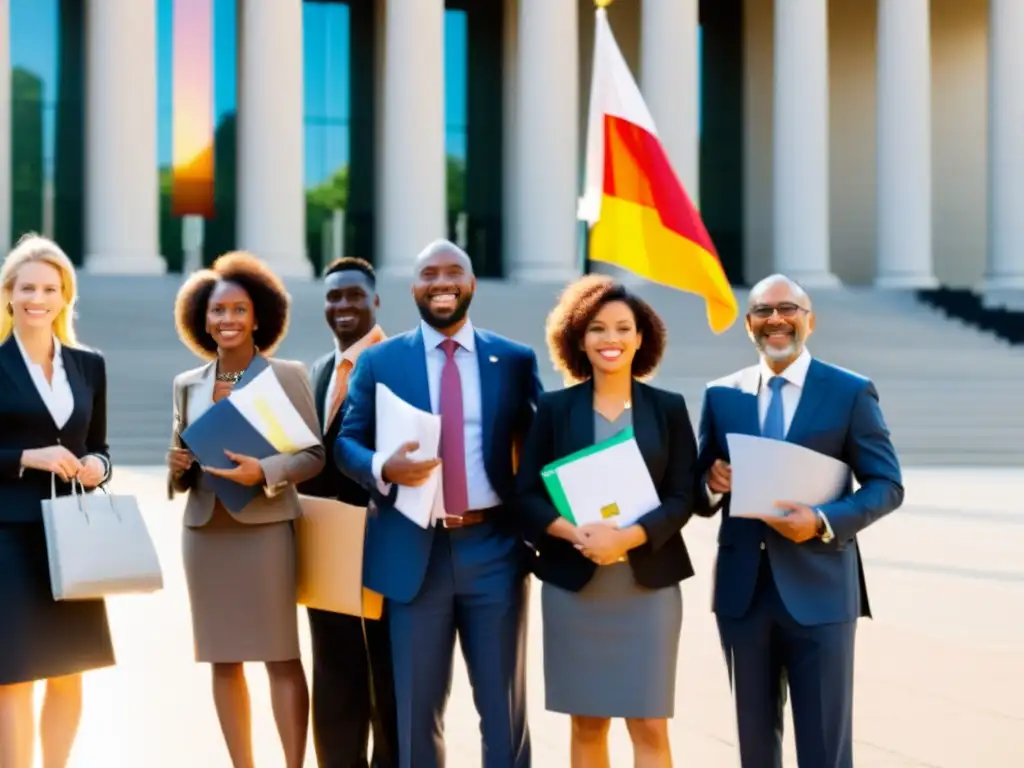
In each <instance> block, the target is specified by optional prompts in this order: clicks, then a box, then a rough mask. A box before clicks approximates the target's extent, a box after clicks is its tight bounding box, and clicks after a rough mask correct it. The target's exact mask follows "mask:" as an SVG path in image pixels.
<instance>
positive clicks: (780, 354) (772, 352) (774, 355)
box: [757, 337, 801, 362]
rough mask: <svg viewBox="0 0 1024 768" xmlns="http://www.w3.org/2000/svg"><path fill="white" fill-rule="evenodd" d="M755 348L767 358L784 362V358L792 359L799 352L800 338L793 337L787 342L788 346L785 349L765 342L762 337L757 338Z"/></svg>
mask: <svg viewBox="0 0 1024 768" xmlns="http://www.w3.org/2000/svg"><path fill="white" fill-rule="evenodd" d="M757 348H758V350H760V352H761V354H762V355H764V356H765V357H767V358H768V359H769V360H773V361H775V362H784V361H786V360H793V359H795V358H796V356H797V355H799V354H800V349H801V341H800V339H798V338H796V337H793V339H792V341H790V342H789V346H787V347H786V348H785V349H779V348H777V347H773V346H770V345H769V344H767V343H765V340H764V339H758V340H757Z"/></svg>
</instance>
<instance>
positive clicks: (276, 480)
mask: <svg viewBox="0 0 1024 768" xmlns="http://www.w3.org/2000/svg"><path fill="white" fill-rule="evenodd" d="M285 370H287V371H288V373H287V374H286V377H287V379H288V383H287V384H286V383H285V382H284V381H282V382H281V385H282V388H284V389H285V392H286V393H287V394H288V397H289V398H290V399H291V401H292V405H294V406H295V410H297V411H298V412H299V416H301V417H302V421H303V422H305V424H306V426H307V427H308V428H309V430H310V431H311V432H312V433H313V434H314V435H319V434H320V422H319V420H318V419H317V416H316V404H315V402H314V400H313V387H312V386H311V385H310V383H309V376H308V374H307V373H306V369H305V368H304V367H303V366H301V365H298V364H296V365H294V366H289V367H288V368H287V369H285ZM324 456H325V452H324V446H323V443H320V442H318V443H317V444H316V445H313V446H310V447H309V448H306V449H304V450H301V451H298V452H296V453H281V454H277V455H275V456H268V457H267V458H265V459H261V460H260V466H261V467H262V468H263V477H264V478H265V482H264V491H265V493H266V494H267V495H268V496H275V495H277V494H278V493H280V492H281V491H282V490H283V489H284V488H286V487H288V486H289V485H297V484H298V483H301V482H303V481H305V480H309V479H311V478H314V477H316V476H317V475H318V474H320V470H321V469H323V467H324Z"/></svg>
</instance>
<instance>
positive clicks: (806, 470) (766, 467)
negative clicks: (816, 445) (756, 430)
mask: <svg viewBox="0 0 1024 768" xmlns="http://www.w3.org/2000/svg"><path fill="white" fill-rule="evenodd" d="M726 440H728V442H729V464H730V466H731V467H732V500H731V501H730V503H729V516H730V517H782V516H784V515H785V514H786V512H785V510H783V509H780V508H779V507H777V506H775V502H777V501H792V502H794V503H797V504H804V505H806V506H808V507H814V506H818V505H819V504H827V503H828V502H830V501H835V500H836V499H838V498H839V497H840V495H842V493H843V491H844V490H845V488H846V484H847V482H849V479H850V468H849V467H848V466H847V465H846V464H844V463H843V462H841V461H839V460H838V459H834V458H832V457H831V456H826V455H825V454H823V453H818V452H817V451H812V450H811V449H810V448H804V447H803V446H802V445H797V444H796V443H788V442H785V441H783V440H772V439H771V438H767V437H757V436H754V435H741V434H737V433H730V434H728V435H726Z"/></svg>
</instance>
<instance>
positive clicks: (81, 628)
mask: <svg viewBox="0 0 1024 768" xmlns="http://www.w3.org/2000/svg"><path fill="white" fill-rule="evenodd" d="M75 298H76V287H75V270H74V267H73V266H72V264H71V261H70V260H69V259H68V257H67V256H66V255H65V254H64V252H63V251H62V250H61V249H60V248H59V247H58V246H57V244H56V243H54V242H52V241H50V240H47V239H46V238H43V237H39V236H36V235H26V236H25V237H23V238H22V239H21V240H19V241H18V243H17V245H16V246H15V247H14V250H12V251H11V252H10V253H9V254H8V255H7V258H6V259H5V260H4V263H3V268H2V269H0V392H3V396H2V397H0V626H2V627H3V629H2V630H0V766H2V767H3V768H31V765H32V763H33V755H32V752H33V747H34V741H35V721H34V706H33V691H34V687H35V686H34V684H35V682H36V681H38V680H45V681H46V699H45V703H44V705H43V711H42V720H41V724H40V725H41V727H40V733H41V737H42V747H43V765H45V766H46V767H47V768H62V767H63V766H64V765H65V764H66V763H67V760H68V755H69V754H70V752H71V747H72V745H73V744H74V740H75V735H76V733H77V731H78V723H79V720H80V717H81V713H82V672H85V671H87V670H91V669H98V668H101V667H109V666H111V665H113V664H114V649H113V646H112V644H111V640H110V629H109V626H108V624H107V611H106V605H105V603H104V601H103V600H82V601H78V600H76V601H67V602H56V601H54V599H53V594H52V592H51V587H50V573H49V565H48V559H47V554H46V538H45V535H44V532H43V523H42V505H41V500H42V499H48V498H50V493H51V481H52V480H53V479H54V478H55V479H56V493H57V495H58V496H64V495H67V494H69V493H70V492H71V485H70V482H69V481H71V479H72V478H75V479H77V480H78V481H80V482H81V483H82V485H83V486H85V487H86V488H93V487H95V486H97V485H99V484H100V483H102V482H104V481H105V480H106V479H107V478H108V477H109V476H110V457H109V453H108V449H107V402H106V400H107V383H106V366H105V364H104V361H103V358H102V357H101V356H100V355H99V354H98V353H96V352H91V351H88V350H85V349H83V348H82V347H80V346H79V345H78V342H77V340H76V339H75V330H74V326H73V323H72V311H73V307H74V304H75Z"/></svg>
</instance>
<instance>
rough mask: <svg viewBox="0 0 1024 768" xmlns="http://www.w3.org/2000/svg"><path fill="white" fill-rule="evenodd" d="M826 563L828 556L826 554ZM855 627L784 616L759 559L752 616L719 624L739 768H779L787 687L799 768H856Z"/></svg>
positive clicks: (767, 571) (765, 557)
mask: <svg viewBox="0 0 1024 768" xmlns="http://www.w3.org/2000/svg"><path fill="white" fill-rule="evenodd" d="M822 557H828V555H822ZM856 628H857V622H856V621H849V622H842V623H838V624H820V625H816V626H804V625H802V624H798V623H797V622H796V621H795V620H794V619H793V617H792V616H791V615H790V613H789V611H788V610H787V609H786V606H785V604H784V603H783V602H782V598H781V597H780V596H779V592H778V590H777V589H776V587H775V580H774V579H773V578H772V573H771V566H770V564H769V560H768V555H767V553H764V554H762V558H761V567H760V572H759V574H758V582H757V588H756V590H755V594H754V599H753V600H752V601H751V606H750V610H749V611H747V614H746V615H745V616H743V617H742V618H739V619H733V618H729V617H723V616H719V617H718V631H719V635H720V637H721V640H722V650H723V651H724V652H725V661H726V664H727V666H728V669H729V680H730V684H731V685H732V690H733V695H734V697H735V705H736V720H737V724H738V726H739V743H740V762H741V765H742V768H782V723H783V720H782V716H783V707H784V706H785V703H786V688H787V683H788V688H789V693H790V695H791V697H792V700H793V730H794V736H795V738H796V750H797V762H798V764H799V765H800V768H853V655H854V635H855V632H856Z"/></svg>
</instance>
